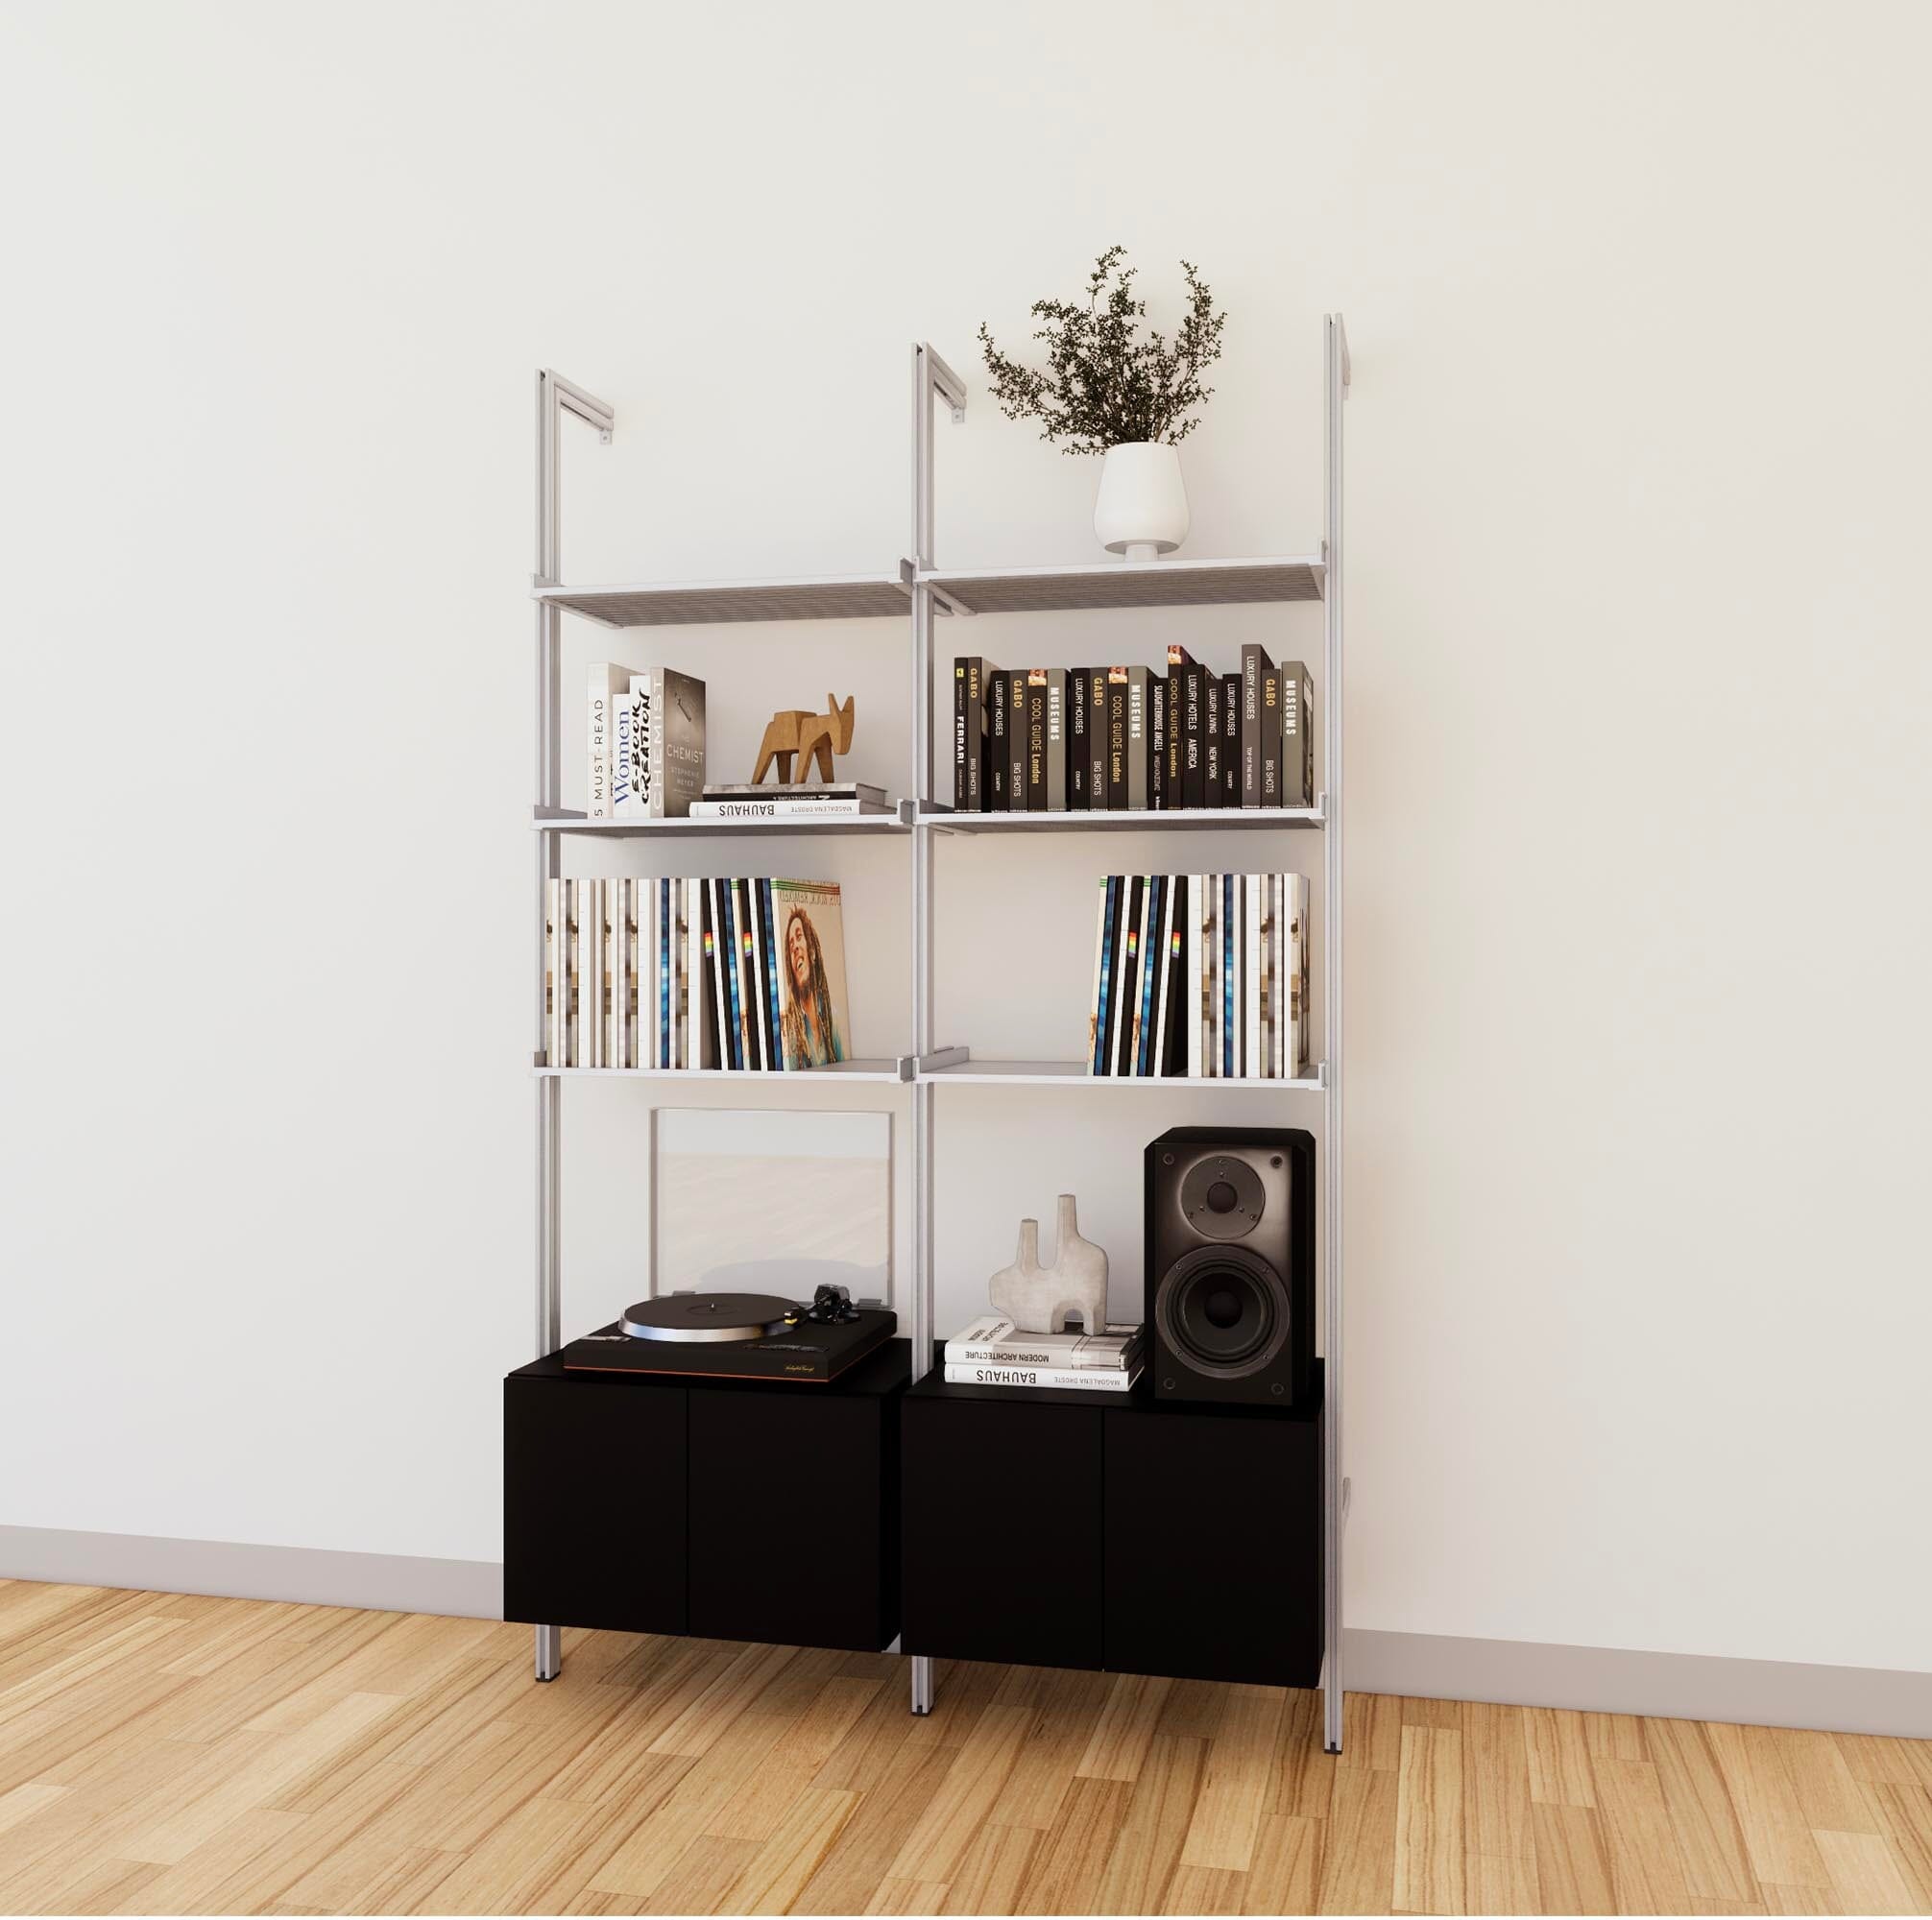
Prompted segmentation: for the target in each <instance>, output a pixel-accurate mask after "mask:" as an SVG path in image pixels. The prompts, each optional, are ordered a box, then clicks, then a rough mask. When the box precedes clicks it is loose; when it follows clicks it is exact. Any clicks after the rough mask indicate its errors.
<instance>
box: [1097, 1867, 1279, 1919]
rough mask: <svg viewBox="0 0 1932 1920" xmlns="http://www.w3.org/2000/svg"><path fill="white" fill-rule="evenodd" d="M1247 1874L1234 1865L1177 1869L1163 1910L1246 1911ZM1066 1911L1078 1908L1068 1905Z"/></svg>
mask: <svg viewBox="0 0 1932 1920" xmlns="http://www.w3.org/2000/svg"><path fill="white" fill-rule="evenodd" d="M1246 1896H1247V1876H1246V1874H1244V1873H1238V1872H1236V1871H1235V1870H1234V1869H1233V1868H1232V1867H1219V1866H1188V1865H1186V1864H1185V1863H1183V1864H1182V1865H1180V1866H1177V1867H1176V1868H1175V1869H1174V1877H1173V1879H1172V1880H1171V1881H1170V1882H1169V1883H1168V1894H1167V1898H1166V1899H1165V1900H1164V1901H1163V1902H1162V1903H1161V1911H1162V1912H1163V1913H1241V1912H1244V1911H1245V1908H1244V1901H1245V1899H1246ZM1060 1910H1061V1911H1064V1912H1072V1911H1074V1910H1075V1909H1074V1908H1062V1909H1060Z"/></svg>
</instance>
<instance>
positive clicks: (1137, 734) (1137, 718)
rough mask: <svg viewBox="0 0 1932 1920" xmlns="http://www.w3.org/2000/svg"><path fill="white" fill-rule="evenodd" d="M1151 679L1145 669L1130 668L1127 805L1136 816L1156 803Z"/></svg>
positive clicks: (1128, 680) (1128, 688)
mask: <svg viewBox="0 0 1932 1920" xmlns="http://www.w3.org/2000/svg"><path fill="white" fill-rule="evenodd" d="M1152 679H1153V676H1152V675H1151V674H1150V673H1149V672H1148V671H1147V668H1146V667H1144V666H1130V667H1129V668H1128V669H1127V805H1128V806H1129V807H1131V808H1132V809H1133V811H1134V812H1136V813H1146V812H1147V810H1148V808H1149V807H1150V806H1151V805H1152V804H1153V802H1152V798H1151V796H1150V795H1149V794H1148V791H1147V774H1148V771H1149V762H1150V760H1151V758H1152V749H1153V734H1152V732H1151V728H1152V722H1153V715H1152V712H1151V710H1150V708H1149V706H1148V701H1147V689H1148V686H1149V684H1151V682H1152Z"/></svg>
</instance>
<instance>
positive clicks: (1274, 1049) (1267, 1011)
mask: <svg viewBox="0 0 1932 1920" xmlns="http://www.w3.org/2000/svg"><path fill="white" fill-rule="evenodd" d="M1262 883H1263V884H1264V885H1265V886H1266V887H1267V888H1268V918H1267V920H1266V921H1265V922H1264V923H1263V926H1262V942H1263V945H1264V946H1265V947H1266V948H1267V953H1266V956H1265V965H1264V966H1263V969H1262V976H1261V985H1262V1002H1261V1045H1262V1052H1263V1055H1264V1056H1265V1057H1266V1059H1267V1061H1268V1078H1269V1079H1270V1080H1279V1079H1280V1078H1281V935H1282V918H1281V876H1280V875H1279V874H1265V875H1264V876H1262Z"/></svg>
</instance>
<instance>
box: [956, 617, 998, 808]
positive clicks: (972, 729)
mask: <svg viewBox="0 0 1932 1920" xmlns="http://www.w3.org/2000/svg"><path fill="white" fill-rule="evenodd" d="M989 670H990V669H989V668H988V666H987V663H986V661H985V660H981V659H980V658H979V657H978V655H968V656H966V657H965V658H963V659H960V660H954V662H953V727H954V735H955V738H954V762H953V764H954V777H953V804H954V807H956V808H957V809H958V810H959V811H961V812H962V813H980V812H983V811H984V810H985V806H986V675H987V673H988V671H989Z"/></svg>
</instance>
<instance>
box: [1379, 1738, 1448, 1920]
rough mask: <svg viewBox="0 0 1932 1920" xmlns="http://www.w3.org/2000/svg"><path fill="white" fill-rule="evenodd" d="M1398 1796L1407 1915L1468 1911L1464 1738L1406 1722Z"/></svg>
mask: <svg viewBox="0 0 1932 1920" xmlns="http://www.w3.org/2000/svg"><path fill="white" fill-rule="evenodd" d="M1396 1778H1397V1785H1396V1800H1395V1890H1394V1893H1393V1895H1392V1898H1391V1904H1392V1905H1393V1906H1394V1907H1395V1908H1396V1909H1397V1910H1398V1911H1400V1912H1404V1913H1461V1912H1462V1911H1464V1910H1465V1909H1464V1907H1463V1900H1464V1885H1463V1879H1464V1868H1463V1835H1462V1736H1461V1734H1460V1733H1454V1732H1450V1731H1449V1730H1447V1729H1446V1728H1442V1727H1434V1726H1413V1725H1405V1726H1404V1727H1403V1729H1402V1765H1401V1769H1400V1771H1399V1773H1398V1774H1397V1777H1396Z"/></svg>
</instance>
